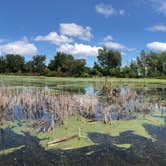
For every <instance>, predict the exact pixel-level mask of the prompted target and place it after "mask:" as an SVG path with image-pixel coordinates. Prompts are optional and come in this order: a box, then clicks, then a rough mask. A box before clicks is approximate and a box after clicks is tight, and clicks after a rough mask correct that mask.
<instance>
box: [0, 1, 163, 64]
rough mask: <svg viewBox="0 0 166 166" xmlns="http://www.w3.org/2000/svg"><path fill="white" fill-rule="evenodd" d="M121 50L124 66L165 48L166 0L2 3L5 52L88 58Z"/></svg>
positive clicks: (0, 35) (0, 32)
mask: <svg viewBox="0 0 166 166" xmlns="http://www.w3.org/2000/svg"><path fill="white" fill-rule="evenodd" d="M103 46H106V47H108V48H110V49H117V50H119V51H121V52H122V56H123V65H124V64H127V63H129V62H130V60H131V59H134V58H135V57H136V56H137V55H139V53H140V51H141V50H142V49H144V50H146V51H150V50H153V51H164V50H166V0H123V1H122V0H14V1H11V0H5V1H1V4H0V54H1V55H5V54H7V53H15V54H16V53H18V54H21V55H23V56H25V58H26V59H27V60H28V59H30V58H31V57H32V55H36V54H45V55H47V61H48V60H49V59H51V58H52V57H53V56H54V55H55V54H56V51H64V52H66V53H70V54H73V55H74V56H75V57H76V58H86V59H87V64H88V65H89V66H91V65H92V64H93V62H94V60H95V59H96V56H97V50H98V49H99V48H100V47H103Z"/></svg>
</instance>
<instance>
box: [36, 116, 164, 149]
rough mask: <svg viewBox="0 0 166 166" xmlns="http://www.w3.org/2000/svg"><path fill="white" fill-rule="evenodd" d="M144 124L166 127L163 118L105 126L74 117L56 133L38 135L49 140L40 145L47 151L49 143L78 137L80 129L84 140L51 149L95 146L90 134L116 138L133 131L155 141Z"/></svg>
mask: <svg viewBox="0 0 166 166" xmlns="http://www.w3.org/2000/svg"><path fill="white" fill-rule="evenodd" d="M144 124H152V125H155V126H160V125H164V120H163V119H162V118H155V117H152V116H150V115H147V116H146V119H145V120H144V119H137V120H129V121H122V120H120V121H116V122H114V123H113V124H112V125H105V124H103V122H95V123H94V124H88V123H87V121H86V120H85V119H83V118H81V120H80V121H78V120H76V119H75V118H74V117H70V118H69V119H68V120H67V122H66V124H65V125H64V126H62V127H56V128H55V131H54V132H50V133H40V134H37V137H38V138H40V139H42V138H48V140H43V141H41V142H40V144H41V145H42V146H43V147H44V148H46V149H50V148H49V147H48V146H47V143H48V141H53V140H56V139H59V138H64V137H70V136H73V135H77V134H78V128H80V131H81V136H83V138H81V139H80V140H78V139H77V138H74V139H72V140H69V141H65V142H62V143H59V144H57V145H55V146H54V147H51V148H60V149H73V148H79V147H84V146H90V145H94V144H95V143H94V142H93V141H92V140H90V139H89V138H88V133H101V134H107V135H110V136H112V137H116V136H120V134H121V133H123V132H126V131H133V133H134V134H136V135H139V136H142V137H145V138H148V139H152V140H154V139H153V137H152V136H151V135H150V134H148V132H147V131H146V130H145V128H144ZM101 139H103V138H101ZM102 141H103V142H104V141H105V140H104V139H103V140H101V142H102ZM110 141H111V140H110ZM122 146H123V145H122ZM124 146H125V145H124Z"/></svg>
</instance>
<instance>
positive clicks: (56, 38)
mask: <svg viewBox="0 0 166 166" xmlns="http://www.w3.org/2000/svg"><path fill="white" fill-rule="evenodd" d="M35 41H47V42H50V43H52V44H56V45H60V44H64V43H71V42H73V39H71V38H69V37H67V36H64V35H58V34H57V33H56V32H50V33H49V34H48V35H46V36H36V37H35Z"/></svg>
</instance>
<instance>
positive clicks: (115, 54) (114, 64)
mask: <svg viewBox="0 0 166 166" xmlns="http://www.w3.org/2000/svg"><path fill="white" fill-rule="evenodd" d="M98 54H99V55H98V56H97V59H98V62H99V64H100V66H101V68H102V69H103V74H104V75H109V70H110V68H119V67H120V66H121V61H122V57H121V53H120V52H119V51H115V50H109V49H107V48H105V47H104V48H103V49H99V51H98Z"/></svg>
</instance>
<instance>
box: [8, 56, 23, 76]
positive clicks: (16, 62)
mask: <svg viewBox="0 0 166 166" xmlns="http://www.w3.org/2000/svg"><path fill="white" fill-rule="evenodd" d="M24 63H25V60H24V57H22V56H21V55H13V54H8V55H6V70H7V72H9V73H16V72H19V71H20V72H22V71H23V69H24Z"/></svg>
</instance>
